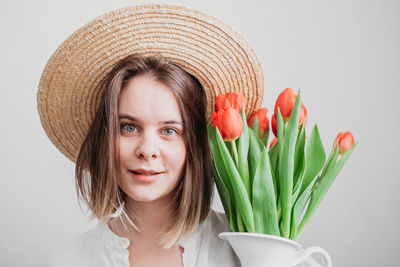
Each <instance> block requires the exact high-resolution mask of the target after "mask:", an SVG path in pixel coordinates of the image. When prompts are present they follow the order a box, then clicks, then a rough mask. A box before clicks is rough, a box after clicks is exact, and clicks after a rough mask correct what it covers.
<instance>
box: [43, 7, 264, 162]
mask: <svg viewBox="0 0 400 267" xmlns="http://www.w3.org/2000/svg"><path fill="white" fill-rule="evenodd" d="M130 54H141V55H145V56H162V57H165V58H167V59H168V60H170V61H171V62H174V63H175V64H177V65H179V66H180V67H181V68H183V69H184V70H186V71H187V72H189V73H190V74H192V75H193V76H195V77H196V78H197V79H198V80H199V81H200V83H201V84H202V85H203V87H204V89H205V90H206V94H207V99H208V107H207V118H208V120H209V121H210V119H211V112H212V110H213V106H214V103H215V98H216V96H217V95H218V94H219V93H220V92H223V93H224V92H229V91H233V92H239V91H243V92H244V95H245V109H246V114H247V115H248V116H249V115H250V114H252V112H253V111H254V110H255V109H257V108H259V107H260V105H261V102H262V98H263V94H264V78H263V73H262V69H261V66H260V63H259V61H258V59H257V56H256V54H255V53H254V50H253V49H252V48H251V47H250V46H249V44H248V42H247V41H246V40H245V39H244V38H243V37H242V36H241V35H240V34H239V33H238V32H237V31H235V30H234V29H233V28H232V27H231V26H229V25H227V24H226V23H224V22H222V21H221V20H220V19H217V18H215V17H212V16H210V15H208V14H205V13H203V12H200V11H198V10H194V9H190V8H186V7H181V6H173V5H142V6H134V7H126V8H122V9H119V10H116V11H112V12H110V13H107V14H104V15H102V16H100V17H98V18H95V19H94V20H92V21H91V22H89V23H88V24H86V25H85V26H83V27H82V28H80V29H78V30H77V31H76V32H74V33H73V34H72V35H71V36H70V37H69V38H68V39H66V40H65V41H64V42H63V43H62V44H61V45H60V46H59V47H58V48H57V50H56V51H55V52H54V54H53V55H52V56H51V58H50V59H49V61H48V62H47V65H46V67H45V69H44V71H43V73H42V76H41V79H40V83H39V90H38V94H37V102H38V110H39V115H40V120H41V122H42V126H43V128H44V130H45V132H46V134H47V135H48V137H49V138H50V140H51V141H52V142H53V144H54V145H55V146H56V147H57V149H59V150H60V151H61V152H62V153H63V154H64V155H65V156H67V157H68V158H69V159H70V160H72V161H75V160H76V158H77V155H78V153H79V150H80V147H81V144H82V143H83V140H84V138H85V137H86V134H87V131H88V129H89V126H90V124H91V122H92V119H93V117H94V115H95V113H96V110H97V108H98V105H99V103H100V95H101V92H102V90H103V89H104V88H102V87H101V86H100V84H101V81H102V80H103V79H104V78H105V77H106V75H107V73H108V72H109V71H110V70H111V69H112V68H113V66H114V64H115V63H116V62H117V61H119V60H121V59H122V58H125V57H126V56H128V55H130Z"/></svg>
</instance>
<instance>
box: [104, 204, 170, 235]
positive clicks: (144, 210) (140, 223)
mask: <svg viewBox="0 0 400 267" xmlns="http://www.w3.org/2000/svg"><path fill="white" fill-rule="evenodd" d="M168 204H169V200H168V199H158V200H156V201H152V202H138V201H134V200H132V199H129V200H127V202H126V204H125V205H127V207H128V208H129V210H131V211H132V212H133V214H134V223H135V225H136V226H137V228H138V229H139V231H137V230H135V229H134V228H133V227H132V226H130V225H128V224H127V225H126V226H127V228H126V227H124V226H123V224H122V221H121V218H120V217H118V218H116V219H114V220H113V221H112V222H111V223H110V224H111V225H110V228H111V230H112V231H113V232H114V233H116V234H117V235H119V236H123V237H126V238H128V239H129V240H130V241H131V242H135V241H136V242H139V240H141V241H140V242H143V240H145V242H146V243H150V242H151V243H158V242H159V241H160V240H161V238H162V237H163V236H164V234H165V233H166V232H167V230H168V228H169V226H170V225H171V223H172V221H173V218H172V216H171V213H170V210H169V209H168Z"/></svg>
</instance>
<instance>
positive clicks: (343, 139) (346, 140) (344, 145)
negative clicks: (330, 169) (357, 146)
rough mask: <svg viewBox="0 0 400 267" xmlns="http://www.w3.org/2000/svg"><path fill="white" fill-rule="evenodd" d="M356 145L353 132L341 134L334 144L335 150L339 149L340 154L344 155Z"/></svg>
mask: <svg viewBox="0 0 400 267" xmlns="http://www.w3.org/2000/svg"><path fill="white" fill-rule="evenodd" d="M353 145H354V137H353V134H352V133H351V132H345V133H342V132H340V133H339V134H338V135H337V136H336V139H335V142H334V143H333V146H334V149H337V148H338V147H339V154H342V155H343V154H344V153H346V152H347V150H349V149H350V148H351V147H352V146H353Z"/></svg>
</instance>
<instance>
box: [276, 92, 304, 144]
mask: <svg viewBox="0 0 400 267" xmlns="http://www.w3.org/2000/svg"><path fill="white" fill-rule="evenodd" d="M296 97H297V96H296V94H295V93H294V92H293V90H292V89H291V88H286V89H285V90H283V91H282V93H280V94H279V96H278V98H277V99H276V102H275V110H274V112H275V113H274V115H273V116H272V117H271V127H272V132H273V133H274V135H275V136H278V131H277V121H276V113H277V112H278V107H279V110H280V112H281V115H282V118H283V120H284V122H285V123H286V122H288V121H289V118H290V114H291V113H292V110H293V107H294V104H295V102H296ZM306 123H307V109H306V107H305V106H303V102H301V108H300V118H299V128H300V127H301V126H302V125H303V124H306Z"/></svg>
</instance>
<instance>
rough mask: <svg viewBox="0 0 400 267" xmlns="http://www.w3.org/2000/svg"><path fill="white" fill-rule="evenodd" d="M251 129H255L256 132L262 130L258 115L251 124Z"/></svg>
mask: <svg viewBox="0 0 400 267" xmlns="http://www.w3.org/2000/svg"><path fill="white" fill-rule="evenodd" d="M251 129H253V131H254V132H256V133H259V132H260V126H259V124H258V117H257V116H256V117H255V118H254V120H253V124H252V125H251ZM257 136H258V135H257Z"/></svg>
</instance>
